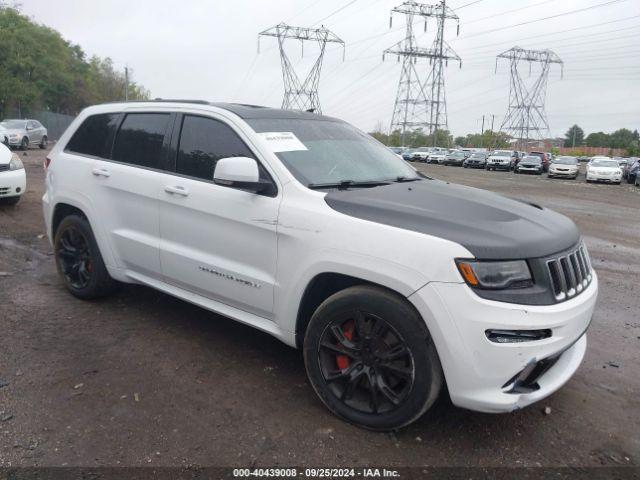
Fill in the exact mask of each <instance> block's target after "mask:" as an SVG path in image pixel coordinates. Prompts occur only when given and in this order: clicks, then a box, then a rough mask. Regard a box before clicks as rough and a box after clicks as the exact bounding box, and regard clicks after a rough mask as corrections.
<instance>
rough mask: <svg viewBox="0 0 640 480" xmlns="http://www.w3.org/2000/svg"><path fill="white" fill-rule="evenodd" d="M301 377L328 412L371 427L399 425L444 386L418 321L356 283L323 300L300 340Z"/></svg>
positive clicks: (401, 301) (395, 298) (402, 302)
mask: <svg viewBox="0 0 640 480" xmlns="http://www.w3.org/2000/svg"><path fill="white" fill-rule="evenodd" d="M304 361H305V367H306V370H307V376H308V378H309V381H310V382H311V385H312V386H313V388H314V390H315V391H316V393H317V394H318V396H319V397H320V399H321V400H322V402H323V403H324V404H325V405H326V406H327V407H328V408H329V410H331V411H332V412H333V413H334V414H336V415H337V416H339V417H340V418H343V419H345V420H347V421H349V422H351V423H354V424H356V425H358V426H361V427H364V428H368V429H371V430H390V429H397V428H400V427H403V426H405V425H407V424H409V423H411V422H413V421H414V420H416V419H417V418H419V417H420V416H421V415H422V414H423V413H424V412H426V411H427V410H428V409H429V408H430V407H431V405H433V403H434V402H435V400H436V399H437V397H438V395H439V393H440V391H441V389H442V386H443V384H444V376H443V373H442V367H441V365H440V359H439V357H438V353H437V351H436V348H435V345H434V343H433V340H432V339H431V335H430V333H429V331H428V329H427V327H426V325H425V322H424V320H423V319H422V317H421V316H420V314H419V313H418V312H417V310H416V309H415V308H414V307H413V305H411V304H410V303H409V302H408V301H407V300H406V299H405V298H403V297H402V296H400V295H398V294H396V293H394V292H390V291H388V290H386V289H383V288H380V287H377V286H370V285H357V286H353V287H349V288H346V289H344V290H341V291H339V292H337V293H335V294H333V295H332V296H330V297H329V298H327V299H326V300H325V301H324V302H323V303H322V304H321V305H320V306H319V307H318V308H317V310H316V311H315V312H314V314H313V316H312V317H311V320H310V322H309V326H308V327H307V330H306V332H305V337H304Z"/></svg>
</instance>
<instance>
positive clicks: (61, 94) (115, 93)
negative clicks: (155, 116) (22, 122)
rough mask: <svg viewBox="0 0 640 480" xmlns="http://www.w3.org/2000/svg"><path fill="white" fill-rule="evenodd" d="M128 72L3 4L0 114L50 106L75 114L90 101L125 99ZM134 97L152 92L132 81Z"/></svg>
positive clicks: (25, 113) (0, 15)
mask: <svg viewBox="0 0 640 480" xmlns="http://www.w3.org/2000/svg"><path fill="white" fill-rule="evenodd" d="M125 85H126V81H125V75H124V72H119V71H116V70H115V68H114V66H113V62H112V60H111V59H110V58H100V57H97V56H95V55H94V56H91V57H89V58H87V55H86V54H85V52H84V51H83V50H82V48H80V46H79V45H74V44H72V43H70V42H68V41H67V40H65V39H64V38H62V36H61V35H60V33H58V32H57V31H56V30H53V29H52V28H49V27H47V26H46V25H41V24H38V23H35V22H33V21H32V20H31V19H29V18H28V17H27V16H26V15H23V14H22V13H20V11H19V10H18V9H17V8H16V7H2V6H0V114H1V116H2V117H5V116H7V115H20V116H22V117H26V116H28V115H29V113H30V112H35V111H38V110H50V111H54V112H58V113H66V114H70V115H76V114H77V113H78V112H79V111H80V110H82V109H83V108H84V107H86V106H88V105H94V104H97V103H104V102H109V101H117V100H124V95H125ZM128 96H129V99H131V100H144V99H148V98H149V96H150V94H149V92H148V91H147V90H146V89H145V88H144V87H143V86H141V85H138V84H136V83H135V82H131V81H129V82H128Z"/></svg>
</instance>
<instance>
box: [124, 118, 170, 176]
mask: <svg viewBox="0 0 640 480" xmlns="http://www.w3.org/2000/svg"><path fill="white" fill-rule="evenodd" d="M170 119H171V114H169V113H129V114H127V116H126V117H125V119H124V121H123V122H122V125H121V126H120V130H118V134H117V135H116V141H115V144H114V146H113V159H114V160H116V161H118V162H123V163H128V164H130V165H136V166H139V167H145V168H155V169H162V168H163V165H164V146H163V145H164V138H165V135H166V133H167V129H168V127H169V123H170V122H169V120H170Z"/></svg>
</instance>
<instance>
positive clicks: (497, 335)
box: [485, 328, 551, 343]
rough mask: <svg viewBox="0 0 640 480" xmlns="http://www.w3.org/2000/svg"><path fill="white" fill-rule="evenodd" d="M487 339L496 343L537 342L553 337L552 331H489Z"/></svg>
mask: <svg viewBox="0 0 640 480" xmlns="http://www.w3.org/2000/svg"><path fill="white" fill-rule="evenodd" d="M485 335H486V336H487V338H488V339H489V340H490V341H491V342H494V343H520V342H535V341H536V340H543V339H545V338H549V337H551V329H549V328H545V329H543V330H487V331H485Z"/></svg>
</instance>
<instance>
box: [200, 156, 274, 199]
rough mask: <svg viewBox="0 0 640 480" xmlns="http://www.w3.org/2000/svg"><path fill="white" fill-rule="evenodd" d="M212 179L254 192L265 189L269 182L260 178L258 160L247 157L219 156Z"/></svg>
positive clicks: (225, 184)
mask: <svg viewBox="0 0 640 480" xmlns="http://www.w3.org/2000/svg"><path fill="white" fill-rule="evenodd" d="M213 181H214V183H216V184H217V185H223V186H225V187H232V188H238V189H240V190H247V191H250V192H254V193H260V192H263V191H264V190H266V189H267V188H268V187H269V186H270V183H269V182H266V181H261V180H260V171H259V169H258V162H256V161H255V160H254V159H253V158H249V157H229V158H221V159H220V160H218V161H217V162H216V168H215V170H214V172H213Z"/></svg>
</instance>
